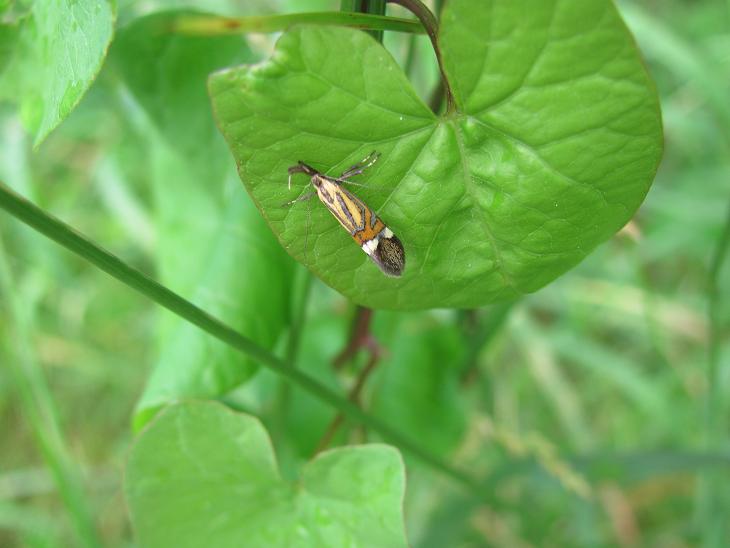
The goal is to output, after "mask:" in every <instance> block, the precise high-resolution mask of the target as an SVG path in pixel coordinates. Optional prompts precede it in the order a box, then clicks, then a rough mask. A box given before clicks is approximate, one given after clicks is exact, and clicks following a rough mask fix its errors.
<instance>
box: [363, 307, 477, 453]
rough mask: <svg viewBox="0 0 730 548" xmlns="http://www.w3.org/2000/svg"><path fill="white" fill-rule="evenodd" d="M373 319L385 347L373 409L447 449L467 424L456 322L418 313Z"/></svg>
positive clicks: (411, 433) (435, 446) (424, 442)
mask: <svg viewBox="0 0 730 548" xmlns="http://www.w3.org/2000/svg"><path fill="white" fill-rule="evenodd" d="M377 321H378V332H379V333H383V335H384V336H379V337H378V340H381V341H382V342H383V344H384V346H385V347H386V348H387V352H386V355H385V358H384V359H383V360H382V362H381V363H380V364H379V365H378V369H377V371H376V373H375V374H374V378H373V381H372V391H373V395H372V401H371V404H370V410H371V412H372V413H373V414H374V415H376V416H379V417H382V418H383V419H386V420H388V422H389V423H390V424H391V425H392V426H393V427H395V428H398V429H399V430H400V431H401V432H403V433H406V434H408V435H409V436H410V437H412V438H414V439H417V440H419V443H420V444H421V445H422V446H423V447H426V448H427V449H429V450H431V451H433V452H435V453H438V454H441V455H444V454H448V452H449V451H451V450H452V449H454V447H455V446H456V444H457V443H458V442H459V441H460V439H461V436H462V435H463V433H464V431H465V429H466V417H465V414H464V411H465V409H464V402H463V401H461V399H462V398H463V394H461V393H460V391H459V374H460V371H459V365H460V364H461V360H462V357H463V354H464V345H463V341H462V339H461V337H460V335H459V330H458V327H457V326H456V325H455V324H454V323H453V322H449V323H446V322H443V323H442V322H439V321H436V320H435V319H434V318H430V317H428V316H425V317H424V316H418V315H409V316H406V317H405V318H402V317H398V316H397V315H395V314H389V315H388V317H379V318H378V320H377ZM386 326H387V329H383V327H386ZM389 334H390V335H392V336H390V337H389V336H388V335H389Z"/></svg>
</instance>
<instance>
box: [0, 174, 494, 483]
mask: <svg viewBox="0 0 730 548" xmlns="http://www.w3.org/2000/svg"><path fill="white" fill-rule="evenodd" d="M0 208H2V209H5V210H6V211H7V212H8V213H10V214H11V215H13V216H15V217H16V218H18V219H19V220H21V221H22V222H24V223H26V224H27V225H29V226H31V227H32V228H34V229H35V230H37V231H38V232H40V233H41V234H43V235H45V236H47V237H48V238H50V239H51V240H53V241H55V242H57V243H58V244H60V245H62V246H63V247H65V248H66V249H68V250H70V251H72V252H74V253H76V254H77V255H79V256H80V257H82V258H84V259H85V260H87V261H88V262H90V263H91V264H93V265H94V266H96V267H97V268H99V269H101V270H103V271H104V272H106V273H107V274H110V275H111V276H113V277H114V278H116V279H117V280H119V281H120V282H122V283H124V284H125V285H127V286H128V287H130V288H132V289H134V290H136V291H138V292H139V293H141V294H142V295H144V296H146V297H148V298H149V299H151V300H152V301H154V302H156V303H157V304H159V305H160V306H163V307H165V308H166V309H168V310H169V311H171V312H173V313H174V314H176V315H178V316H180V317H181V318H183V319H185V320H187V321H188V322H190V323H192V324H194V325H196V326H198V327H199V328H200V329H202V330H203V331H205V332H207V333H209V334H210V335H212V336H214V337H215V338H217V339H219V340H221V341H223V342H225V343H226V344H229V345H230V346H231V347H233V348H235V349H237V350H238V351H240V352H242V353H244V354H247V355H248V356H250V357H252V358H253V359H255V360H257V361H258V362H260V363H261V365H263V366H265V367H267V368H269V369H271V370H272V371H274V372H276V373H278V374H279V375H281V376H282V377H284V378H286V379H288V380H289V381H291V382H293V383H295V384H296V385H298V386H299V387H300V388H302V389H304V390H306V391H308V392H310V393H311V394H313V395H314V396H315V397H317V398H319V399H321V400H322V401H324V402H327V403H328V404H330V405H332V406H333V407H334V408H336V409H337V410H338V411H340V412H341V413H343V414H344V415H346V416H347V417H348V418H349V419H351V420H353V421H355V422H357V423H359V424H362V425H363V426H366V427H367V428H369V429H371V430H373V431H374V432H377V433H378V434H380V435H381V436H383V438H384V439H386V440H388V441H390V442H391V443H393V444H394V445H396V446H398V447H399V448H400V449H402V450H404V451H407V452H409V453H411V454H412V455H413V456H414V457H416V458H418V459H419V460H421V461H423V462H424V463H426V464H428V465H429V466H431V467H433V468H434V469H435V470H438V471H440V472H441V473H443V474H445V475H446V476H448V477H450V478H451V479H453V480H455V481H457V482H458V483H460V484H461V485H462V486H463V487H465V488H466V489H467V490H469V491H471V492H472V493H473V495H474V496H476V497H481V496H482V495H481V493H480V492H479V490H478V483H477V481H476V480H475V478H472V477H470V475H469V474H467V473H465V472H463V471H460V470H458V469H456V468H454V467H452V466H450V465H449V464H447V463H446V462H445V461H443V460H441V459H440V458H439V457H436V456H434V455H433V454H431V453H430V452H428V451H426V450H425V449H423V448H422V447H420V446H419V445H418V444H417V443H414V442H412V441H411V440H409V439H408V438H406V437H405V436H403V435H402V434H400V433H399V432H397V431H396V430H394V429H392V428H391V427H390V426H388V425H387V424H386V423H385V422H381V421H380V420H379V419H377V418H375V417H373V416H371V415H369V414H368V413H365V412H364V411H363V410H362V409H360V408H359V407H358V406H357V405H355V404H354V403H352V402H350V401H348V400H346V399H345V398H342V397H341V396H339V395H338V394H337V393H335V392H334V391H332V390H330V389H329V388H327V387H326V386H324V385H323V384H321V383H319V382H318V381H316V380H314V379H313V378H311V377H310V376H308V375H306V374H304V373H302V372H301V371H300V370H298V369H296V368H294V367H290V365H289V364H287V363H285V362H284V361H283V360H281V359H280V358H278V357H277V356H275V355H274V354H272V353H271V352H269V351H268V350H266V349H264V348H262V347H260V346H258V345H257V344H256V343H254V342H253V341H251V340H250V339H248V338H246V337H244V336H243V335H241V334H240V333H238V332H237V331H235V330H233V329H231V328H230V327H229V326H227V325H226V324H224V323H222V322H221V321H219V320H218V319H216V318H214V317H213V316H211V315H210V314H208V313H207V312H205V311H204V310H202V309H201V308H199V307H197V306H195V305H194V304H192V303H191V302H189V301H187V300H185V299H184V298H182V297H181V296H180V295H178V294H177V293H174V292H173V291H170V290H169V289H168V288H166V287H164V286H162V285H160V284H159V283H157V282H155V281H154V280H152V279H151V278H149V277H148V276H146V275H144V274H142V273H141V272H140V271H138V270H136V269H134V268H132V267H131V266H129V265H128V264H126V263H125V262H123V261H122V260H121V259H119V258H118V257H116V256H115V255H112V254H111V253H109V252H108V251H106V250H104V249H102V248H100V247H98V246H97V245H95V244H93V243H92V242H91V241H90V240H88V239H87V238H85V237H84V236H82V235H81V234H79V233H77V232H75V231H74V230H73V229H71V228H70V227H69V226H68V225H66V224H64V223H63V222H61V221H59V220H58V219H56V218H54V217H52V216H50V215H48V214H47V213H46V212H44V211H43V210H42V209H40V208H38V207H37V206H35V205H34V204H32V203H30V202H29V201H28V200H26V199H25V198H23V197H22V196H19V195H18V194H16V193H15V192H13V191H12V190H10V189H9V188H8V187H7V186H5V185H4V184H2V183H0Z"/></svg>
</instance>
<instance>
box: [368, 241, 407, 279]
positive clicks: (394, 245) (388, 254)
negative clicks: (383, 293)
mask: <svg viewBox="0 0 730 548" xmlns="http://www.w3.org/2000/svg"><path fill="white" fill-rule="evenodd" d="M370 257H371V259H372V260H373V262H374V263H375V264H376V265H378V267H379V268H380V270H382V271H383V274H386V275H388V276H395V277H398V276H400V275H401V274H403V269H404V268H405V266H406V254H405V251H404V250H403V244H402V243H401V242H400V240H399V239H398V238H397V237H396V236H392V237H391V238H380V240H379V241H378V246H377V247H376V248H375V251H373V254H372V255H371V256H370Z"/></svg>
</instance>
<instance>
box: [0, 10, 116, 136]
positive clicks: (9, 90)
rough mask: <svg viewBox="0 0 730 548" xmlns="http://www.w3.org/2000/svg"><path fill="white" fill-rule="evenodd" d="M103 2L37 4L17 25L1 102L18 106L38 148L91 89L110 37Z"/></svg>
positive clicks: (0, 83) (0, 86) (110, 18)
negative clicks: (6, 101) (4, 101)
mask: <svg viewBox="0 0 730 548" xmlns="http://www.w3.org/2000/svg"><path fill="white" fill-rule="evenodd" d="M114 17H115V9H114V4H113V3H112V2H108V1H106V0H77V1H75V2H67V1H65V0H44V1H36V2H34V3H33V4H32V7H31V9H30V11H29V13H28V14H26V15H25V16H23V17H22V18H21V19H20V21H19V28H18V33H17V39H16V41H15V47H14V52H13V55H12V59H11V60H10V62H9V66H8V67H7V70H6V72H5V73H4V74H3V75H2V77H0V98H2V99H6V100H10V101H14V102H17V103H18V105H19V108H20V114H21V117H22V119H23V122H24V124H25V125H26V127H27V129H28V130H29V131H30V132H32V133H33V134H34V135H35V138H34V145H35V146H38V145H39V144H40V143H41V142H42V141H43V140H44V139H45V138H46V136H47V135H48V134H49V133H50V132H51V131H52V130H53V129H54V128H55V127H56V126H57V125H58V124H60V123H61V122H62V121H63V120H64V118H66V116H68V115H69V113H70V112H71V111H72V110H73V109H74V107H75V106H76V105H77V104H78V102H79V101H80V100H81V97H82V96H83V95H84V93H86V90H87V89H88V88H89V86H90V85H91V84H92V82H93V81H94V79H95V78H96V75H97V74H98V73H99V70H100V69H101V65H102V63H103V62H104V59H105V57H106V52H107V48H108V47H109V44H110V42H111V40H112V35H113V33H114Z"/></svg>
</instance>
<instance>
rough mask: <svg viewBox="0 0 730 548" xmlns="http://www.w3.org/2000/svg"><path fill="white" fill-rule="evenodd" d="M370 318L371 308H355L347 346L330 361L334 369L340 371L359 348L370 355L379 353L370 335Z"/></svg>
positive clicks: (375, 342)
mask: <svg viewBox="0 0 730 548" xmlns="http://www.w3.org/2000/svg"><path fill="white" fill-rule="evenodd" d="M372 318H373V310H372V309H371V308H365V307H363V306H358V307H357V310H356V311H355V319H354V320H353V322H352V329H351V330H350V339H349V340H348V342H347V346H345V348H343V349H342V352H340V353H339V354H337V356H336V357H335V359H334V360H332V364H333V365H334V366H335V369H342V366H343V365H345V364H346V363H347V362H348V361H350V360H351V359H352V358H354V357H355V355H356V354H357V353H358V351H359V350H360V349H361V348H365V349H367V350H370V352H371V353H379V352H380V347H379V346H378V341H376V340H375V338H374V337H373V335H372V334H371V333H370V321H371V320H372Z"/></svg>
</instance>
